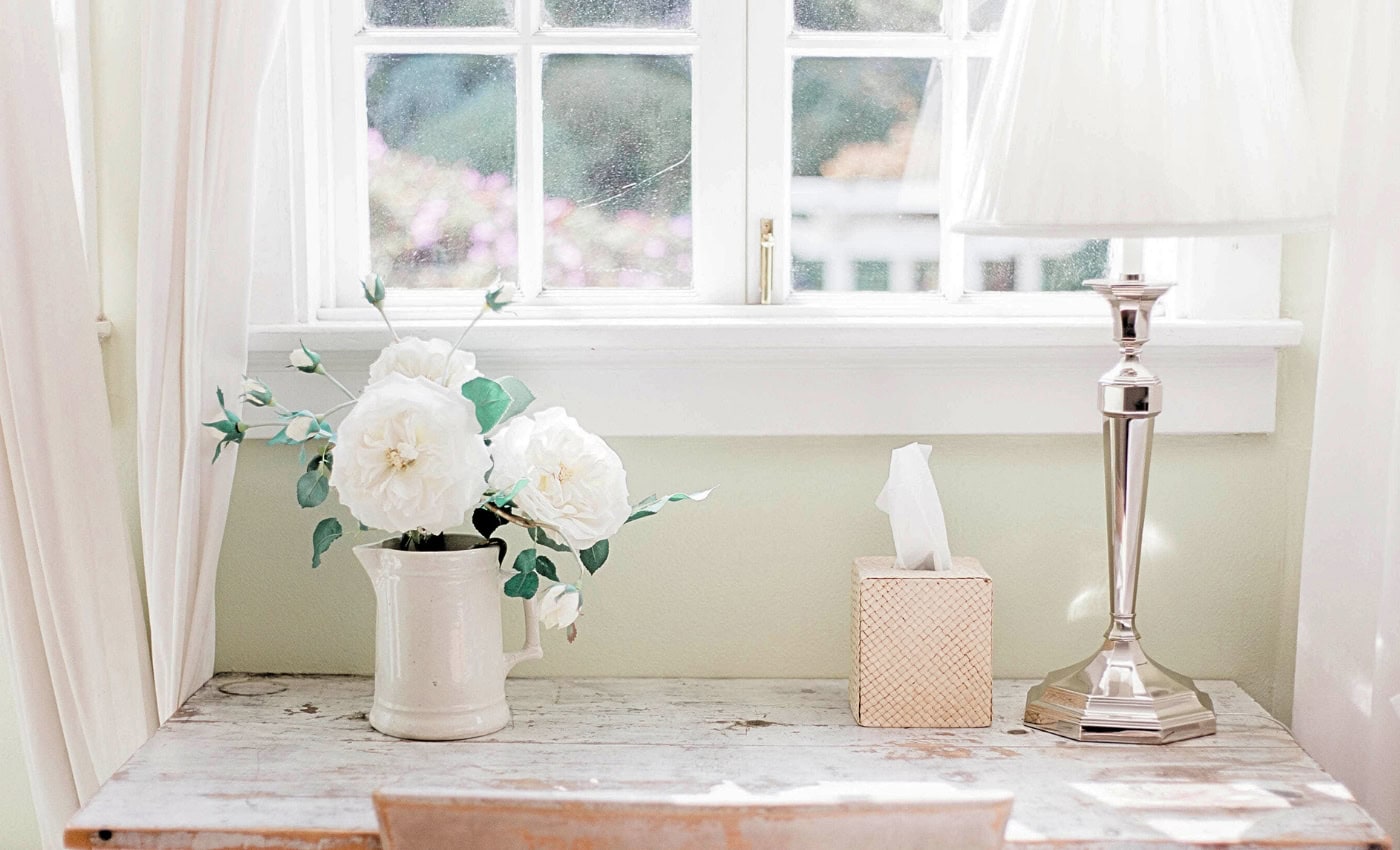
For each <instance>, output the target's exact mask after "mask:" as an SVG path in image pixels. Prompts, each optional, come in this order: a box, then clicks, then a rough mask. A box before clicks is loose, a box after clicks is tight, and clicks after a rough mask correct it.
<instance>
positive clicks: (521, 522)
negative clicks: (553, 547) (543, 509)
mask: <svg viewBox="0 0 1400 850" xmlns="http://www.w3.org/2000/svg"><path fill="white" fill-rule="evenodd" d="M484 507H485V508H486V510H488V511H490V512H491V513H493V514H495V515H496V516H498V517H500V518H501V519H503V520H505V521H506V522H509V523H514V524H515V525H518V526H520V527H521V528H538V529H540V530H542V531H548V532H550V533H552V534H553V535H554V537H556V538H557V539H559V540H560V541H562V542H563V543H564V546H565V548H567V549H568V550H569V554H570V555H573V556H574V563H575V564H577V565H578V584H576V585H574V586H575V587H577V588H579V589H582V588H583V580H584V578H585V577H586V576H587V575H588V570H587V568H585V567H584V566H583V556H582V555H580V554H579V553H578V548H577V547H576V546H574V544H572V543H570V542H569V538H568V536H566V535H565V534H564V532H562V531H560V530H559V529H558V528H555V527H554V526H552V525H546V524H545V523H542V522H536V521H535V520H532V519H527V518H526V517H523V516H516V515H515V514H513V513H511V512H510V511H507V510H502V509H501V508H498V507H496V506H495V505H493V504H491V503H490V502H487V503H486V504H485V505H484Z"/></svg>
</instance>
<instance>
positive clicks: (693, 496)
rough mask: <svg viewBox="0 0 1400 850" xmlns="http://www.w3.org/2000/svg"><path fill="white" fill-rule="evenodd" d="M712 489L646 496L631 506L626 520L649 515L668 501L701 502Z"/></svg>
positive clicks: (630, 520) (713, 489) (629, 520)
mask: <svg viewBox="0 0 1400 850" xmlns="http://www.w3.org/2000/svg"><path fill="white" fill-rule="evenodd" d="M714 491H715V488H713V487H711V488H710V489H708V490H702V491H700V492H699V493H672V494H671V495H669V496H667V497H666V498H664V499H663V498H660V497H658V496H647V497H646V498H645V499H643V500H641V501H640V502H638V503H637V504H635V505H633V506H632V515H631V516H629V517H628V518H627V521H628V522H632V521H633V520H638V519H642V518H643V517H649V516H651V515H652V514H655V513H656V512H658V511H660V510H661V509H662V508H664V507H666V504H667V503H668V502H703V501H705V500H706V499H708V498H709V497H710V494H711V493H713V492H714Z"/></svg>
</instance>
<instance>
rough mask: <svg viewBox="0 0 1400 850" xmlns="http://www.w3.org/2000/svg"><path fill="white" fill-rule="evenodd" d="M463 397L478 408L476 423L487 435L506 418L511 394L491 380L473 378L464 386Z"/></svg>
mask: <svg viewBox="0 0 1400 850" xmlns="http://www.w3.org/2000/svg"><path fill="white" fill-rule="evenodd" d="M462 395H463V396H465V397H466V399H467V400H468V401H470V402H471V403H472V405H473V406H474V407H475V408H476V422H477V424H478V425H480V426H481V433H483V434H485V433H486V432H487V431H490V430H491V429H492V428H495V427H496V424H497V423H499V422H500V421H501V419H502V418H504V417H505V413H506V410H508V409H509V408H510V393H509V392H506V390H505V389H504V388H503V387H501V385H500V384H498V383H496V382H495V381H493V380H491V379H490V378H472V379H471V380H470V381H467V382H466V383H465V384H463V385H462Z"/></svg>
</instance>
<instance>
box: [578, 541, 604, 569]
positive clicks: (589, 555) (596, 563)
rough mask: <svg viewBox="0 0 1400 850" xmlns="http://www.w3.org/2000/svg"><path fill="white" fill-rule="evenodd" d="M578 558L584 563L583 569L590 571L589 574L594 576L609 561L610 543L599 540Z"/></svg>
mask: <svg viewBox="0 0 1400 850" xmlns="http://www.w3.org/2000/svg"><path fill="white" fill-rule="evenodd" d="M578 558H579V560H580V561H583V568H584V569H586V570H588V574H589V575H593V574H594V573H596V572H598V570H600V569H602V568H603V564H604V563H605V562H606V561H607V560H608V541H606V540H599V541H598V542H597V543H594V544H593V545H592V546H589V547H588V548H587V549H584V550H583V551H582V552H580V553H578Z"/></svg>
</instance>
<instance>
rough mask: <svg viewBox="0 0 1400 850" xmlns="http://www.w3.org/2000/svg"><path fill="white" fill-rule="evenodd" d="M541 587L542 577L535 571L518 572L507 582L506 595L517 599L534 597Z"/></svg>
mask: <svg viewBox="0 0 1400 850" xmlns="http://www.w3.org/2000/svg"><path fill="white" fill-rule="evenodd" d="M539 589H540V577H539V576H538V575H535V573H533V572H528V573H517V574H515V575H513V576H511V577H510V580H509V581H507V582H506V596H514V597H515V598H516V599H533V598H534V596H535V591H537V590H539Z"/></svg>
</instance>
